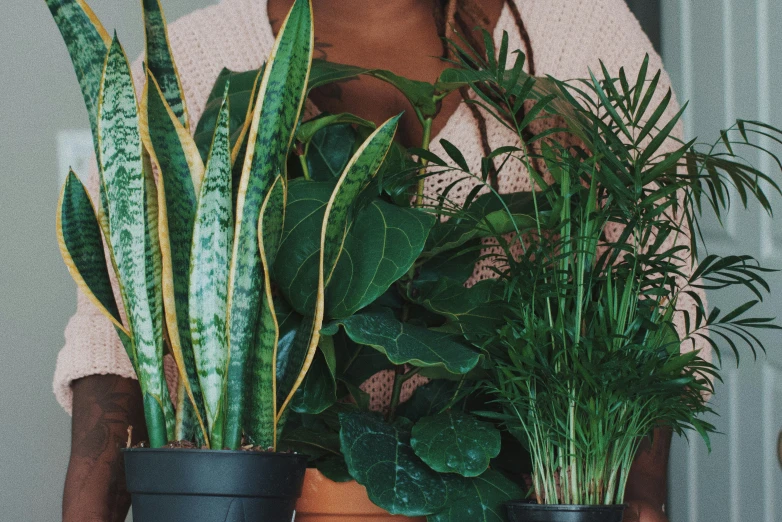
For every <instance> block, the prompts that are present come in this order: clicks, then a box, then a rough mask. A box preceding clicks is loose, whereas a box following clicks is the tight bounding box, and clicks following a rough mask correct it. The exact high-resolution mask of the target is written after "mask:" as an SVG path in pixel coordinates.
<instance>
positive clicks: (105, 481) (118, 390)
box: [62, 375, 147, 522]
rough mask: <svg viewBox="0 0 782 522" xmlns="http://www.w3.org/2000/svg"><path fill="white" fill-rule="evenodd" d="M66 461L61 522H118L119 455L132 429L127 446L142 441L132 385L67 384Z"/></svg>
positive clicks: (121, 512) (121, 504) (126, 500)
mask: <svg viewBox="0 0 782 522" xmlns="http://www.w3.org/2000/svg"><path fill="white" fill-rule="evenodd" d="M72 389H73V421H72V426H71V458H70V461H69V463H68V474H67V476H66V478H65V491H64V492H63V499H62V519H63V522H122V521H124V520H125V517H126V515H127V514H128V508H129V507H130V496H129V495H128V493H127V491H126V489H125V466H124V462H123V459H122V455H121V453H120V449H121V448H124V447H125V445H126V443H127V438H128V431H127V430H128V426H133V427H134V429H133V441H132V442H133V444H136V443H138V442H139V441H142V440H145V439H146V437H147V435H146V424H145V422H144V410H143V407H142V401H141V389H140V388H139V385H138V382H136V381H134V380H132V379H126V378H124V377H119V376H116V375H91V376H89V377H85V378H83V379H78V380H76V381H74V382H73V385H72Z"/></svg>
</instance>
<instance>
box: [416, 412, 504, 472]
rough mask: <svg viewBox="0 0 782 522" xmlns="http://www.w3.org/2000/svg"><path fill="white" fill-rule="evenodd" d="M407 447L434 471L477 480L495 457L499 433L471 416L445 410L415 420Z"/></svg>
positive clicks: (497, 452) (497, 450)
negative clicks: (411, 448)
mask: <svg viewBox="0 0 782 522" xmlns="http://www.w3.org/2000/svg"><path fill="white" fill-rule="evenodd" d="M410 444H411V446H412V447H413V451H415V454H416V455H418V456H419V457H420V458H421V460H423V461H424V462H426V464H428V465H429V467H430V468H432V469H433V470H435V471H438V472H440V473H458V474H459V475H462V476H465V477H477V476H478V475H480V474H481V473H483V472H484V471H486V470H487V469H488V467H489V462H490V461H491V459H493V458H494V457H496V456H497V455H499V453H500V432H499V430H497V428H495V427H494V426H493V425H492V424H489V423H488V422H483V421H479V420H478V419H476V418H475V417H473V416H472V415H468V414H466V413H462V412H460V411H455V410H448V411H445V412H443V413H440V414H438V415H435V416H434V417H424V418H423V419H421V420H419V421H418V422H417V423H416V424H415V426H413V431H412V437H411V438H410Z"/></svg>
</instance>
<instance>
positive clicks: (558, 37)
mask: <svg viewBox="0 0 782 522" xmlns="http://www.w3.org/2000/svg"><path fill="white" fill-rule="evenodd" d="M509 1H515V2H516V5H517V6H518V8H519V11H520V13H521V16H522V18H523V19H524V23H525V25H526V28H527V30H528V32H529V36H530V40H531V42H532V47H533V50H534V54H535V64H536V68H537V70H536V74H537V75H540V76H542V75H547V74H550V75H552V76H554V77H556V78H559V79H572V78H583V77H587V74H588V70H589V69H592V70H594V71H599V70H600V67H599V60H602V61H603V62H605V64H606V65H607V67H608V70H609V72H610V73H611V74H612V75H616V74H618V71H619V68H620V67H622V66H624V67H625V69H626V71H627V73H628V76H629V77H631V78H632V77H634V76H635V74H636V72H637V70H638V68H639V67H640V65H641V62H642V61H643V58H644V55H645V54H647V53H648V54H649V55H650V66H649V70H650V71H652V72H654V71H656V70H657V69H660V68H662V62H661V60H660V57H659V56H658V54H657V53H656V52H655V51H654V50H653V48H652V45H651V43H650V42H649V39H648V38H647V37H646V35H645V34H644V33H643V31H642V30H641V27H640V25H639V23H638V21H637V20H636V19H635V17H634V16H633V14H632V13H631V12H630V10H629V9H628V7H627V5H626V4H625V2H624V0H509ZM266 4H267V0H222V1H221V2H220V3H219V4H217V5H214V6H211V7H208V8H206V9H202V10H199V11H196V12H193V13H191V14H190V15H187V16H185V17H183V18H182V19H180V20H178V21H176V22H175V23H173V24H171V25H170V27H169V32H170V39H171V47H172V50H173V53H174V55H175V59H176V61H177V66H178V68H179V72H180V74H181V76H182V84H183V87H184V91H185V95H186V98H187V103H188V108H189V111H190V114H191V116H192V119H191V123H192V125H193V126H194V125H195V123H196V122H197V121H198V119H199V117H200V115H201V112H202V111H203V107H204V104H205V102H206V99H207V96H208V95H209V92H210V90H211V88H212V85H213V83H214V80H215V79H216V78H217V75H218V73H219V72H220V70H221V69H222V68H223V67H228V68H229V69H232V70H234V71H243V70H249V69H253V68H257V67H259V66H260V65H261V63H262V62H263V61H264V60H265V58H266V56H267V55H268V53H269V52H270V50H271V47H272V45H273V43H274V35H273V33H272V29H271V26H270V23H269V18H268V15H267V10H266V7H267V5H266ZM584 28H588V30H585V29H584ZM503 31H507V32H508V33H509V37H510V48H511V49H521V50H522V51H525V52H526V51H527V50H526V49H525V48H524V44H523V43H522V39H521V36H520V35H519V33H518V30H517V28H516V24H515V22H514V19H513V16H512V13H511V10H510V8H509V7H508V5H506V6H505V7H504V8H503V11H502V14H501V16H500V19H499V22H498V24H497V27H496V29H495V32H494V37H495V41H497V42H498V44H497V47H498V48H499V39H500V38H501V36H502V33H503ZM134 74H135V77H136V83H137V86H140V84H141V82H142V81H143V74H142V69H141V61H140V60H137V61H136V63H135V64H134ZM660 83H661V87H660V88H659V89H658V93H659V94H660V96H659V97H658V99H657V100H656V101H659V100H660V99H661V98H662V95H664V93H665V90H667V87H669V86H670V80H669V78H668V76H667V74H663V75H662V78H661V81H660ZM139 92H141V89H139ZM676 110H678V106H677V104H676V103H675V102H674V103H671V105H670V106H669V108H668V114H667V117H669V118H670V117H671V116H673V114H674V113H675V111H676ZM306 112H307V115H308V116H312V115H314V114H316V113H317V109H316V108H315V107H314V106H312V104H309V103H308V105H307V108H306ZM487 124H488V129H487V130H488V138H489V143H490V144H491V146H492V147H493V148H494V147H498V146H501V145H508V144H512V143H516V141H517V140H516V139H514V138H515V136H514V135H513V134H512V133H510V131H508V130H507V129H505V128H504V127H502V126H501V125H499V124H498V123H497V122H495V121H494V120H493V119H492V118H487ZM192 130H194V129H191V131H192ZM675 134H677V135H678V136H679V137H680V136H681V126H680V127H679V128H677V130H676V132H675ZM441 138H443V139H447V140H448V141H450V142H452V143H454V144H456V145H457V146H458V147H459V148H460V150H461V151H462V152H463V153H464V156H465V159H466V160H467V162H468V164H469V165H470V167H471V169H473V170H474V171H476V172H477V171H480V161H481V157H482V154H483V151H482V148H481V145H480V143H481V142H480V134H479V129H478V125H477V123H476V121H475V119H474V116H473V115H472V114H471V112H470V110H469V108H468V107H467V106H466V105H464V104H462V105H461V106H460V107H459V108H458V109H457V110H456V112H455V113H454V114H453V115H452V116H451V117H450V119H449V120H448V122H447V123H446V125H445V127H444V128H443V130H442V131H441V132H440V134H439V135H438V136H436V137H434V139H433V140H432V150H433V151H434V152H436V153H441V152H443V151H442V149H441V146H440V144H439V140H440V139H441ZM671 145H673V144H671ZM443 157H446V156H445V155H443ZM451 181H452V180H451V179H450V178H449V177H447V176H442V177H439V178H437V179H432V178H430V179H429V182H428V184H427V192H428V193H430V194H431V193H436V192H437V191H439V190H440V189H441V188H443V187H445V186H447V185H449V184H450V183H451ZM88 185H89V189H90V191H91V192H92V194H93V197H95V195H96V193H97V169H93V172H92V173H91V176H90V180H89V182H88ZM499 185H500V190H501V191H502V192H512V191H517V190H529V188H530V183H529V177H528V175H527V173H526V171H525V170H524V168H523V167H522V165H521V164H520V163H516V164H511V165H506V167H505V168H504V169H503V171H502V173H501V174H500V177H499ZM472 186H473V185H472V183H471V182H463V183H462V184H461V185H460V186H459V187H458V188H457V189H456V190H455V191H452V192H451V197H452V198H455V199H458V197H459V196H460V197H462V198H463V197H465V196H466V194H467V193H468V192H469V191H470V189H471V188H472ZM489 276H490V271H489V270H487V269H486V267H481V266H478V267H476V271H475V274H474V275H473V280H478V279H483V278H486V277H489ZM679 304H680V307H683V308H688V309H689V308H691V307H692V305H693V303H691V302H685V301H684V300H682V302H680V303H679ZM699 348H701V346H699ZM702 348H706V350H708V347H706V346H702ZM706 350H704V351H706ZM167 363H168V364H167V367H166V370H167V374H168V376H169V385H170V386H171V384H172V383H173V382H175V380H176V370H175V369H174V367H173V364H171V363H172V361H170V360H169V361H167ZM94 374H116V375H121V376H123V377H130V378H135V375H134V373H133V369H132V367H131V365H130V361H129V360H128V357H127V355H126V354H125V351H124V349H123V347H122V345H121V344H120V342H119V339H118V338H117V334H116V333H115V331H114V328H113V327H112V325H111V324H110V322H109V321H108V320H107V319H106V318H105V317H104V316H103V315H101V313H100V312H99V311H98V310H97V309H96V308H95V307H94V306H93V305H92V304H91V303H90V302H89V301H88V300H87V298H86V297H85V296H84V295H82V294H81V293H79V295H78V301H77V311H76V314H75V315H74V316H73V317H72V318H71V320H70V321H69V322H68V325H67V327H66V329H65V346H64V347H63V348H62V350H61V351H60V354H59V356H58V359H57V368H56V371H55V375H54V384H53V388H54V394H55V396H56V397H57V400H58V401H59V403H60V404H61V405H62V407H63V408H64V409H65V410H66V411H67V412H69V413H70V412H71V407H72V406H71V400H72V392H71V387H70V385H71V382H73V381H74V380H76V379H79V378H81V377H85V376H88V375H94ZM390 384H391V379H390V378H389V376H388V375H384V374H379V375H377V376H375V377H373V378H372V379H371V380H370V381H369V382H368V383H366V384H365V385H364V388H365V389H366V390H367V391H370V392H371V393H372V395H373V406H374V407H381V406H382V405H383V403H384V402H385V400H386V395H388V394H389V393H390ZM406 384H407V385H408V389H407V390H405V391H406V392H408V393H409V386H412V385H415V382H413V380H412V379H411V381H408V383H406ZM175 389H176V388H175V387H173V390H175ZM173 390H172V391H173ZM408 393H405V395H407V394H408Z"/></svg>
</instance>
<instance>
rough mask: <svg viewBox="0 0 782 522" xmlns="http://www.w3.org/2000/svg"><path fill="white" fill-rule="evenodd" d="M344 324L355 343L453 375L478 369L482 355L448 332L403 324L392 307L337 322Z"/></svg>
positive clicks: (398, 361)
mask: <svg viewBox="0 0 782 522" xmlns="http://www.w3.org/2000/svg"><path fill="white" fill-rule="evenodd" d="M336 324H341V325H342V327H343V328H344V329H345V333H347V335H348V337H350V338H351V339H352V340H353V341H354V342H356V343H358V344H361V345H365V346H370V347H372V348H375V349H376V350H379V351H381V352H383V353H384V354H385V355H386V356H387V357H388V359H389V360H390V361H391V362H392V363H393V364H396V365H402V364H411V365H413V366H418V367H430V366H438V367H442V368H445V369H446V370H447V371H448V372H450V373H453V374H464V373H467V372H469V371H470V370H472V369H473V368H475V365H476V364H478V361H480V355H479V354H477V353H475V352H473V351H472V350H470V349H469V348H467V347H466V346H464V345H463V344H460V343H458V342H456V341H454V340H453V338H452V336H451V335H450V334H448V333H443V332H436V331H433V330H429V329H427V328H422V327H420V326H415V325H413V324H410V323H402V322H400V321H399V320H397V319H396V318H395V317H394V314H393V312H392V311H391V310H389V309H380V310H377V311H366V312H362V313H358V314H355V315H352V316H350V317H348V318H346V319H342V320H340V321H338V322H337V323H333V325H332V327H331V329H327V330H326V331H333V329H334V326H336Z"/></svg>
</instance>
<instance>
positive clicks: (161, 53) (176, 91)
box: [141, 0, 190, 129]
mask: <svg viewBox="0 0 782 522" xmlns="http://www.w3.org/2000/svg"><path fill="white" fill-rule="evenodd" d="M141 7H142V9H143V12H144V34H145V36H146V44H147V45H146V47H147V49H146V51H147V52H146V61H145V63H146V66H147V69H148V70H149V72H150V73H152V76H154V77H155V78H156V79H157V81H158V83H159V84H160V89H161V91H162V93H163V96H164V97H165V100H166V102H167V103H168V105H169V106H170V107H171V110H172V111H173V112H174V114H175V115H176V117H177V119H178V120H179V122H180V123H181V124H182V125H183V126H184V128H186V129H189V128H190V117H189V116H188V114H187V104H186V103H185V94H184V90H183V89H182V83H181V82H180V80H179V74H178V73H177V68H176V64H175V63H174V56H173V53H172V52H171V46H170V44H169V42H168V29H167V27H166V18H165V16H164V15H163V9H162V8H161V7H160V0H142V2H141Z"/></svg>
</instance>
